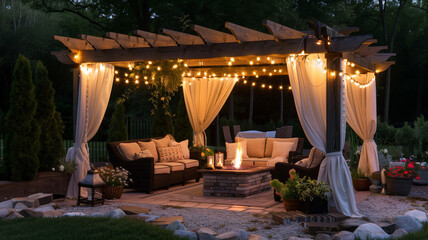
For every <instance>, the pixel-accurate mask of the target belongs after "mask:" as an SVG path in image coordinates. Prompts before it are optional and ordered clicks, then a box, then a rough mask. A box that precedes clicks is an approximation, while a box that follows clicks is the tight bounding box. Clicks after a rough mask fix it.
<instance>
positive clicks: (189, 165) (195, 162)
mask: <svg viewBox="0 0 428 240" xmlns="http://www.w3.org/2000/svg"><path fill="white" fill-rule="evenodd" d="M177 162H179V163H183V164H184V166H185V167H186V168H192V167H199V161H198V160H194V159H183V160H178V161H177Z"/></svg>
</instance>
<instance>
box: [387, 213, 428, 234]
mask: <svg viewBox="0 0 428 240" xmlns="http://www.w3.org/2000/svg"><path fill="white" fill-rule="evenodd" d="M394 223H395V225H396V226H397V228H402V229H404V230H406V231H407V232H409V233H410V232H417V231H419V230H421V229H422V223H420V222H419V221H418V220H417V219H416V218H415V217H412V216H408V215H403V216H397V217H395V218H394Z"/></svg>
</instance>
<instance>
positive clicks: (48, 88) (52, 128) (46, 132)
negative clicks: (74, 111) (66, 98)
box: [35, 61, 64, 171]
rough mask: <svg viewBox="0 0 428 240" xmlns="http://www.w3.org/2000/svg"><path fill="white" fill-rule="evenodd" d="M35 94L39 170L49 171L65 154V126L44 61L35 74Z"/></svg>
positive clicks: (38, 65)
mask: <svg viewBox="0 0 428 240" xmlns="http://www.w3.org/2000/svg"><path fill="white" fill-rule="evenodd" d="M35 85H36V86H35V96H36V100H37V110H36V115H35V119H36V120H37V122H38V123H39V125H40V128H41V133H40V138H39V141H40V146H41V147H40V151H39V154H38V158H39V160H40V167H39V170H42V171H47V170H50V169H52V168H53V167H55V166H57V165H58V163H59V160H60V158H61V157H63V156H64V143H63V140H62V133H63V132H64V126H63V124H62V120H61V115H60V113H59V112H57V111H56V110H55V104H54V94H55V90H54V89H53V88H52V82H51V81H50V80H49V78H48V71H47V69H46V67H45V66H44V65H43V63H42V62H40V61H39V62H38V63H37V67H36V76H35Z"/></svg>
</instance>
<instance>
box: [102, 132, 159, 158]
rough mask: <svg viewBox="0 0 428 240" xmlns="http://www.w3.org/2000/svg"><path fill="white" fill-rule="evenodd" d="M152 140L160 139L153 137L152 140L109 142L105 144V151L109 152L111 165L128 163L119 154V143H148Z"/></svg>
mask: <svg viewBox="0 0 428 240" xmlns="http://www.w3.org/2000/svg"><path fill="white" fill-rule="evenodd" d="M152 139H161V138H160V137H154V138H142V139H133V140H124V141H117V142H109V143H107V150H108V152H109V158H110V161H111V162H112V163H115V162H117V161H128V160H127V158H125V156H123V154H122V153H121V151H120V150H119V144H120V143H131V142H135V143H137V142H150V141H151V140H152Z"/></svg>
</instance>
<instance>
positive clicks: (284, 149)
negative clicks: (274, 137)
mask: <svg viewBox="0 0 428 240" xmlns="http://www.w3.org/2000/svg"><path fill="white" fill-rule="evenodd" d="M293 146H294V143H293V142H273V149H272V156H271V158H277V157H283V158H284V159H287V158H288V154H289V153H290V151H291V149H293Z"/></svg>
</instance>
